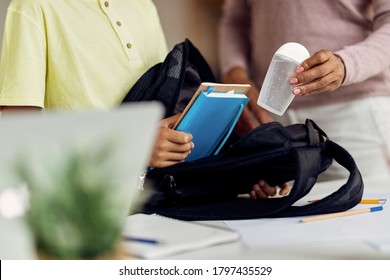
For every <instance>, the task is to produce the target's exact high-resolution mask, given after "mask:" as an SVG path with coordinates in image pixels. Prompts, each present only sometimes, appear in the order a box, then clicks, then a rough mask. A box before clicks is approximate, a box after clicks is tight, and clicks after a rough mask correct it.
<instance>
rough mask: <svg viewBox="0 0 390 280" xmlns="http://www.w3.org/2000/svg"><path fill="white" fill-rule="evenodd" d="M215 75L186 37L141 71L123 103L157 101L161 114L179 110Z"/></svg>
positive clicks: (171, 113) (173, 112) (212, 80)
mask: <svg viewBox="0 0 390 280" xmlns="http://www.w3.org/2000/svg"><path fill="white" fill-rule="evenodd" d="M215 81H216V79H215V76H214V74H213V72H212V70H211V68H210V66H209V64H208V63H207V62H206V60H205V59H204V57H203V56H202V54H201V53H200V52H199V50H198V49H197V48H196V47H195V46H194V45H193V44H192V43H191V41H190V40H188V39H186V40H185V41H184V42H182V43H179V44H177V45H175V46H174V48H173V49H172V50H171V51H170V52H169V54H168V55H167V57H166V58H165V60H164V61H163V62H161V63H158V64H156V65H154V66H153V67H152V68H150V69H149V70H148V71H147V72H145V74H143V75H142V76H141V77H140V78H139V80H138V81H137V82H136V83H135V85H134V86H133V87H132V88H131V89H130V91H129V92H128V93H127V95H126V97H125V98H124V100H123V102H122V104H123V103H127V102H140V101H152V100H154V101H159V102H161V103H162V104H163V105H164V107H165V117H169V116H172V115H173V114H175V113H179V112H182V111H183V110H184V108H185V106H186V105H187V103H188V102H189V101H190V99H191V97H192V96H193V94H194V92H195V91H196V89H197V88H198V87H199V85H200V83H201V82H215Z"/></svg>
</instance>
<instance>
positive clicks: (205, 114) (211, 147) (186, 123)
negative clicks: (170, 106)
mask: <svg viewBox="0 0 390 280" xmlns="http://www.w3.org/2000/svg"><path fill="white" fill-rule="evenodd" d="M249 88H250V85H238V84H216V83H202V84H201V85H200V87H199V88H198V90H197V91H196V93H195V94H194V96H193V98H192V99H191V101H190V102H189V104H188V105H187V107H186V109H185V110H184V111H183V114H182V116H181V118H180V119H179V121H178V122H177V124H176V125H175V127H174V128H175V129H176V130H179V131H184V132H187V133H190V134H192V136H193V140H192V141H193V143H194V145H195V147H194V149H193V150H192V152H191V154H190V155H189V156H188V157H187V159H186V161H192V160H196V159H199V158H202V157H205V156H209V155H212V154H217V153H218V152H219V151H220V149H221V148H222V146H223V145H224V143H225V142H226V140H227V138H228V137H229V135H230V134H231V132H232V130H233V128H234V126H235V124H236V123H237V121H238V119H239V117H240V116H241V113H242V111H243V110H244V107H245V105H246V104H247V103H248V101H249V98H248V97H247V96H246V95H245V94H246V93H247V92H248V90H249Z"/></svg>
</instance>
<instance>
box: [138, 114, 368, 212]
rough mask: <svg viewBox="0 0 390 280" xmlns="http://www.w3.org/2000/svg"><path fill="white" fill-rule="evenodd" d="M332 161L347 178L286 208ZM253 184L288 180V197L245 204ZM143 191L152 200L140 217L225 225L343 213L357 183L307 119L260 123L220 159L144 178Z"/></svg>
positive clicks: (354, 200)
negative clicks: (332, 189) (290, 184)
mask: <svg viewBox="0 0 390 280" xmlns="http://www.w3.org/2000/svg"><path fill="white" fill-rule="evenodd" d="M333 159H334V160H335V161H336V162H338V163H339V164H340V165H342V166H343V167H344V168H346V169H347V170H348V171H349V173H350V175H349V178H348V180H347V181H346V183H345V184H344V185H342V186H340V188H339V189H338V190H336V191H335V192H333V193H331V194H329V195H328V196H327V197H325V198H323V199H321V200H319V201H317V202H315V203H311V204H308V205H305V206H292V205H293V204H294V203H295V202H296V201H298V200H299V199H301V198H302V197H304V196H305V195H307V194H308V193H309V192H310V190H311V189H312V188H313V186H314V184H315V183H316V181H317V177H318V175H319V174H320V173H321V172H323V171H325V170H326V169H327V168H328V167H329V166H330V165H331V164H332V162H333ZM259 179H264V180H265V181H266V182H268V183H269V184H271V185H280V184H282V183H284V182H290V181H293V187H292V190H291V192H290V194H289V195H288V196H286V197H282V198H275V199H248V198H243V197H241V196H240V197H239V196H238V195H239V194H245V193H249V192H250V191H251V189H252V186H253V185H254V183H255V182H257V181H258V180H259ZM147 182H148V184H146V190H148V191H151V193H152V196H151V197H150V199H149V200H148V202H147V203H146V204H145V205H144V206H143V208H142V210H141V212H145V213H158V214H161V215H164V216H169V217H173V218H178V219H183V220H229V219H253V218H264V217H274V218H276V217H292V216H305V215H317V214H325V213H332V212H339V211H346V210H348V209H350V208H352V207H354V206H355V205H356V204H358V203H359V202H360V200H361V198H362V195H363V181H362V177H361V175H360V172H359V170H358V168H357V166H356V164H355V161H354V159H353V158H352V156H351V155H350V154H349V153H348V152H347V151H346V150H344V149H343V148H342V147H341V146H339V145H338V144H336V143H334V142H332V141H330V140H329V139H328V137H327V135H326V134H325V132H323V131H322V130H321V129H320V128H319V127H318V126H317V125H316V124H315V123H314V122H313V121H312V120H307V121H306V123H305V124H295V125H291V126H286V127H283V126H282V125H281V124H279V123H277V122H273V123H269V124H264V125H261V126H259V127H257V128H256V129H254V130H253V131H251V132H250V133H248V134H247V135H246V136H244V137H243V138H241V139H240V140H239V141H238V142H237V143H235V144H233V145H232V146H231V147H230V148H229V149H228V150H227V151H226V152H224V153H223V154H221V155H215V156H210V157H206V158H202V159H199V160H196V161H192V162H183V163H178V164H176V165H173V166H170V167H166V168H155V169H152V170H150V171H149V172H148V174H147Z"/></svg>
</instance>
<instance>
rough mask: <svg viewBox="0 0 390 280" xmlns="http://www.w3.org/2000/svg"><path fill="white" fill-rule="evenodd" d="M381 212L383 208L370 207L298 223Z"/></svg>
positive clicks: (315, 217) (321, 216)
mask: <svg viewBox="0 0 390 280" xmlns="http://www.w3.org/2000/svg"><path fill="white" fill-rule="evenodd" d="M382 210H383V206H377V207H371V208H366V209H357V210H351V211H346V212H338V213H332V214H324V215H317V216H312V217H308V218H304V219H302V220H301V221H300V222H301V223H307V222H315V221H320V220H325V219H331V218H339V217H345V216H351V215H357V214H364V213H370V212H377V211H382Z"/></svg>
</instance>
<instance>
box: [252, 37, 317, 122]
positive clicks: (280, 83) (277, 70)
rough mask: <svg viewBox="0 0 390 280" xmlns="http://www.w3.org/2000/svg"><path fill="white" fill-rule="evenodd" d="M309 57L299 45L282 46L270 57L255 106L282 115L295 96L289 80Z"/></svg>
mask: <svg viewBox="0 0 390 280" xmlns="http://www.w3.org/2000/svg"><path fill="white" fill-rule="evenodd" d="M309 57H310V54H309V52H308V50H307V49H306V48H305V47H304V46H302V45H301V44H298V43H294V42H290V43H286V44H284V45H282V46H281V47H280V48H279V49H278V50H277V51H276V53H275V54H274V56H273V57H272V61H271V64H270V66H269V68H268V71H267V74H266V76H265V79H264V82H263V85H262V87H261V91H260V95H259V99H258V100H257V104H258V105H260V106H261V107H263V108H264V109H266V110H268V111H270V112H272V113H274V114H277V115H279V116H281V115H283V114H284V112H285V111H286V109H287V108H288V106H289V105H290V103H291V101H292V100H293V99H294V96H295V95H294V94H293V93H292V86H291V85H290V83H289V80H290V78H291V76H293V75H294V73H295V71H296V68H297V67H298V65H299V64H300V63H301V62H302V61H304V60H305V59H307V58H309Z"/></svg>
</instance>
